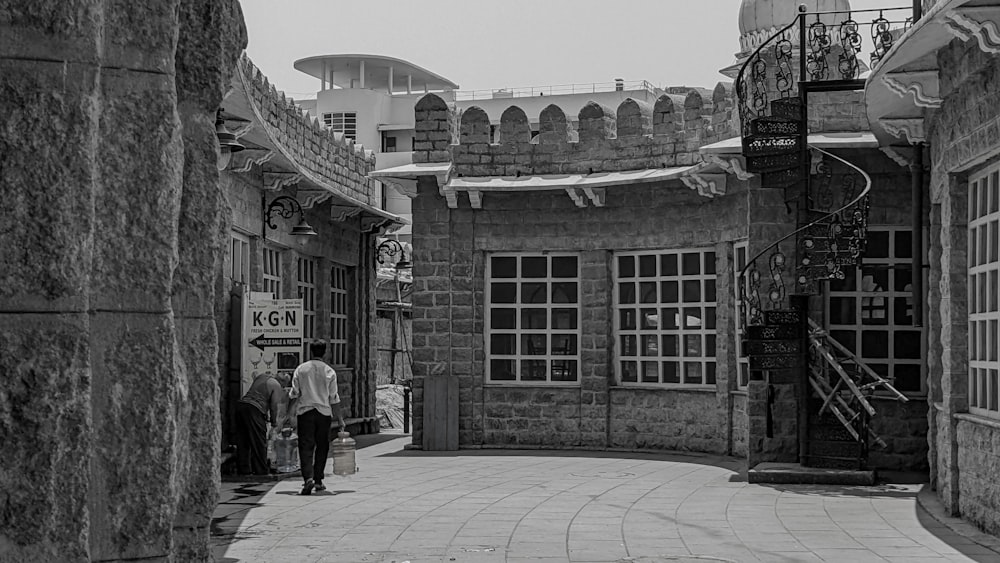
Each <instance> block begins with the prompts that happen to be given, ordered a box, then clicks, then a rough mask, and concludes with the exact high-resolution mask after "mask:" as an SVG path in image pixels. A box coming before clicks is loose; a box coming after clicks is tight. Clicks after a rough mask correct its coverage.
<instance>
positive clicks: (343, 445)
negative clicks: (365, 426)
mask: <svg viewBox="0 0 1000 563" xmlns="http://www.w3.org/2000/svg"><path fill="white" fill-rule="evenodd" d="M330 449H332V450H333V473H334V475H354V472H355V471H357V470H358V466H357V462H356V459H355V456H354V438H351V435H350V434H349V433H347V432H344V431H340V432H338V433H337V439H336V440H334V441H333V443H332V444H331V445H330Z"/></svg>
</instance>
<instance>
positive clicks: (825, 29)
mask: <svg viewBox="0 0 1000 563" xmlns="http://www.w3.org/2000/svg"><path fill="white" fill-rule="evenodd" d="M876 13H877V17H875V18H873V19H872V22H871V23H870V24H860V23H858V21H857V20H856V19H855V17H856V16H857V15H859V13H858V12H855V13H851V12H845V13H838V14H830V13H824V14H823V16H822V17H821V16H820V15H819V14H808V13H800V15H799V16H798V17H797V18H795V20H794V21H793V22H791V23H789V24H788V25H787V26H786V27H784V28H783V29H781V30H779V31H778V32H777V33H775V34H774V35H773V36H772V37H771V38H770V39H769V40H767V41H765V42H763V43H762V44H761V45H760V46H759V47H758V48H757V49H756V51H755V52H753V53H752V54H751V55H750V57H749V58H748V59H747V60H746V62H745V63H744V65H743V67H742V68H741V70H740V73H739V76H738V77H737V80H736V89H737V93H738V95H739V110H740V120H741V127H742V135H743V136H742V151H743V156H744V157H745V158H746V169H747V171H748V172H752V173H755V174H758V175H759V176H760V185H761V188H762V189H775V190H776V189H780V190H783V193H784V201H785V206H786V208H787V211H788V213H789V215H790V216H791V215H792V214H794V217H795V218H796V221H795V224H794V228H792V229H790V230H791V232H789V233H788V234H786V235H784V236H783V237H781V238H779V239H778V240H775V241H773V242H772V243H771V244H769V245H766V246H765V247H764V248H763V249H762V250H760V251H759V252H758V253H756V255H755V256H753V257H752V258H751V259H750V260H749V261H748V263H747V265H746V267H745V268H744V269H743V270H742V271H741V272H740V283H739V289H740V293H741V302H742V304H743V310H742V311H741V312H740V314H741V315H742V319H743V323H744V326H745V327H746V328H745V331H744V338H745V340H744V345H743V350H744V353H745V354H747V356H748V359H749V364H750V371H751V385H753V384H754V382H755V381H756V382H757V384H758V385H765V386H766V389H767V391H766V393H764V394H763V396H765V397H767V399H766V400H767V405H766V408H767V426H766V428H767V437H771V433H772V428H773V427H774V426H775V424H774V422H773V420H772V400H773V399H772V398H773V397H774V395H775V392H774V386H775V385H781V384H786V385H794V386H795V387H794V388H795V389H796V394H797V397H796V399H797V401H798V413H797V426H796V428H797V431H798V460H799V463H800V465H802V466H806V467H822V468H836V469H853V470H865V469H867V466H868V452H869V449H870V448H872V447H884V446H885V443H884V442H883V441H882V440H881V438H879V437H878V436H877V435H875V433H874V432H872V430H871V428H870V426H869V422H870V420H871V418H872V417H874V416H876V414H877V412H876V410H875V408H874V407H873V405H872V401H871V397H872V395H873V394H874V393H875V392H876V391H880V392H881V393H883V394H886V395H888V396H891V397H894V398H896V399H898V400H900V401H906V398H905V397H904V396H903V395H902V394H901V393H899V391H897V390H896V389H895V388H894V387H893V386H892V383H891V382H890V381H887V380H886V379H884V378H882V377H881V376H879V375H878V374H877V373H876V372H875V371H873V370H872V369H871V368H870V367H869V366H867V365H865V364H864V362H862V361H861V360H860V359H859V358H858V357H857V356H856V355H855V354H853V353H852V352H851V351H850V350H848V349H847V348H845V347H844V346H841V345H840V344H839V343H838V342H837V341H836V340H834V339H833V338H831V337H830V336H829V335H828V334H827V333H826V332H825V331H824V330H823V328H822V322H818V321H817V320H816V319H813V318H810V307H809V306H808V301H809V296H813V295H820V294H821V293H822V290H823V287H824V283H825V282H827V281H828V280H838V279H844V277H845V274H846V272H847V271H848V270H849V269H854V268H858V267H859V266H860V264H861V259H862V257H863V255H864V250H865V244H866V240H867V227H868V211H869V201H870V200H869V198H870V192H871V188H872V184H871V178H870V177H869V176H868V174H867V173H866V172H865V171H864V170H862V169H861V168H859V167H858V166H856V165H854V164H852V163H850V162H848V161H847V160H845V159H843V158H841V157H840V156H837V155H835V154H833V153H830V152H828V151H825V150H822V149H820V148H817V147H811V146H810V145H809V142H808V139H809V136H808V133H809V132H808V130H807V129H808V128H807V124H808V123H809V119H808V117H809V110H810V105H809V97H810V94H814V93H818V92H831V91H850V90H859V89H862V88H863V87H864V80H862V79H860V76H861V73H862V72H863V70H864V68H865V63H864V62H863V61H862V60H861V59H862V57H861V54H862V53H861V51H862V41H861V39H860V31H861V28H862V27H863V26H864V25H870V27H871V33H872V38H873V40H874V50H873V51H872V53H871V59H870V61H869V62H870V63H871V64H873V65H874V64H876V63H877V62H878V57H881V56H882V55H884V53H885V52H886V51H888V49H889V48H890V47H891V44H892V41H893V40H894V38H895V37H898V29H894V28H893V24H894V23H902V24H903V25H906V22H890V21H889V20H888V19H887V18H885V16H884V11H876ZM830 20H836V21H837V22H839V23H837V24H836V25H828V24H827V23H825V22H826V21H830ZM796 35H797V36H798V42H797V43H798V44H797V45H796V42H795V37H796ZM831 69H836V70H835V71H832V70H831ZM765 280H766V281H765Z"/></svg>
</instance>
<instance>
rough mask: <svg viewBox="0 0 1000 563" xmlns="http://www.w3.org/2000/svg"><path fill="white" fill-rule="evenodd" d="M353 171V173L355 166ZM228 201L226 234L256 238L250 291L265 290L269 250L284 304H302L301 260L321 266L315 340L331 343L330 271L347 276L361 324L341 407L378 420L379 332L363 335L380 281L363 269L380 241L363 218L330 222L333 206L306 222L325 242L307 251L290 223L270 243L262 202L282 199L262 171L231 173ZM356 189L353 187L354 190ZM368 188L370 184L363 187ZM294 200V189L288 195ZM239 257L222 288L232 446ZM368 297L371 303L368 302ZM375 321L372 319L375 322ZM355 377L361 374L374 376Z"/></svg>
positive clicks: (315, 211) (342, 377)
mask: <svg viewBox="0 0 1000 563" xmlns="http://www.w3.org/2000/svg"><path fill="white" fill-rule="evenodd" d="M351 166H354V165H353V164H352V165H351ZM222 185H223V188H224V195H225V198H226V202H227V204H228V211H229V213H228V214H227V216H226V225H227V227H228V228H227V229H226V232H227V234H228V233H229V232H231V231H232V230H237V231H240V232H242V233H244V234H246V235H247V236H248V237H249V238H250V249H251V251H250V290H251V291H263V280H264V277H263V271H264V270H263V264H262V256H263V253H262V247H263V246H264V245H265V244H266V245H267V246H269V247H271V248H277V249H279V250H280V253H279V260H280V261H281V271H282V272H283V275H282V285H281V295H279V296H278V297H279V298H281V299H295V298H297V297H298V289H297V286H296V284H297V281H298V269H297V267H296V261H297V260H298V258H299V257H309V258H313V259H316V260H317V265H316V280H315V284H316V325H315V326H316V332H315V338H316V339H319V340H326V339H328V338H329V337H330V322H329V318H330V307H331V305H330V291H329V287H330V267H331V266H332V265H333V264H337V265H339V266H344V267H346V268H347V269H348V280H349V284H350V287H349V292H351V295H349V297H350V298H351V299H350V301H349V307H350V319H351V320H352V321H353V322H354V323H357V324H356V326H355V327H354V328H353V329H350V330H349V333H350V336H351V338H350V347H351V349H350V351H349V361H350V362H351V365H350V366H349V368H347V369H345V368H338V369H337V375H338V384H339V387H340V395H341V408H342V409H343V415H344V417H345V418H351V417H371V416H374V405H375V402H374V392H375V374H374V371H370V370H369V369H368V368H367V367H366V366H371V365H374V362H375V360H376V358H375V353H376V352H375V351H373V350H372V349H371V348H372V346H373V345H372V344H371V342H372V341H373V336H371V335H373V334H374V333H372V332H370V331H368V330H367V329H363V328H361V327H362V326H364V325H365V324H366V323H368V324H371V325H372V326H374V316H373V315H374V300H373V299H374V286H373V284H374V279H375V270H374V268H372V267H364V266H363V265H362V264H363V263H365V262H367V263H369V264H370V263H371V260H372V259H373V258H372V257H371V256H369V254H370V253H371V252H372V250H371V248H372V247H373V245H374V240H373V235H370V234H364V233H363V232H362V227H361V216H360V215H355V216H353V217H346V218H344V220H343V221H332V220H331V209H330V206H331V202H330V201H329V200H327V201H325V202H322V203H319V204H316V205H315V206H314V207H312V208H309V209H306V210H305V214H306V216H305V219H306V221H307V222H308V223H309V224H310V225H312V226H313V227H314V228H315V229H316V231H317V232H318V233H319V236H316V237H311V238H310V239H309V240H308V241H306V242H305V243H304V244H301V243H300V241H297V240H295V238H294V237H292V236H291V234H290V233H289V230H288V228H287V226H285V223H283V222H282V221H283V220H280V219H279V220H277V221H276V224H278V227H279V228H278V229H274V230H272V229H270V228H268V230H267V240H266V241H265V240H264V239H263V238H262V236H261V235H262V229H263V228H264V225H263V221H262V216H263V203H262V200H261V198H262V197H263V196H264V194H265V193H267V197H268V201H270V200H272V199H273V198H274V197H277V196H278V195H281V194H278V193H271V192H265V189H264V180H263V176H262V174H261V172H260V168H259V167H254V168H252V169H251V170H249V171H248V172H239V173H237V172H230V171H227V172H225V173H223V174H222ZM347 185H350V184H347ZM362 185H363V183H362ZM287 194H289V195H292V196H294V195H295V189H294V188H291V189H289V190H287ZM231 260H232V256H231V253H229V252H228V251H227V252H226V253H225V255H224V257H223V263H222V265H221V270H220V274H219V275H220V277H221V280H220V282H219V283H220V286H221V290H222V291H223V292H224V293H220V296H224V297H221V298H220V299H219V300H218V302H217V307H216V310H217V315H216V317H217V323H218V325H219V332H220V339H219V343H220V354H219V367H220V374H221V379H222V382H223V400H222V405H223V410H222V412H223V413H224V416H225V418H224V421H225V424H224V425H223V434H224V437H225V438H226V439H227V440H228V441H225V442H224V443H225V444H228V443H231V442H232V439H233V434H232V429H233V424H234V420H233V418H232V417H233V416H234V411H233V409H234V408H235V402H236V401H237V400H239V394H240V387H239V385H240V384H239V380H238V376H237V378H235V380H234V379H233V378H232V377H231V376H230V377H226V375H225V374H227V373H228V372H230V370H231V369H233V368H235V369H236V370H237V372H238V370H239V365H238V363H236V360H237V358H231V350H230V338H231V330H232V328H233V327H231V326H230V323H231V319H232V300H231V299H230V298H229V295H230V294H231V293H232V292H236V294H239V293H240V291H241V289H240V287H239V286H240V284H238V283H236V282H234V281H233V279H232V277H231V275H230V274H231V272H232V267H231ZM366 295H367V297H366ZM369 317H370V319H369ZM369 372H370V377H369V376H368V375H363V376H361V377H355V374H358V373H361V374H369Z"/></svg>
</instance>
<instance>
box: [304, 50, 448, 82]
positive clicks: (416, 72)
mask: <svg viewBox="0 0 1000 563" xmlns="http://www.w3.org/2000/svg"><path fill="white" fill-rule="evenodd" d="M361 61H364V63H365V75H366V76H365V87H366V88H386V87H387V86H388V85H389V68H390V67H391V68H392V74H393V86H394V87H395V88H396V89H399V90H405V89H406V84H407V77H410V79H409V80H410V82H412V84H413V86H414V88H416V87H417V86H419V87H420V89H421V90H422V89H424V87H425V86H426V88H427V89H428V90H438V91H440V90H457V89H458V84H455V83H454V82H452V81H451V80H448V79H447V78H445V77H443V76H441V75H439V74H435V73H433V72H431V71H429V70H427V69H425V68H421V67H419V66H417V65H415V64H413V63H411V62H409V61H404V60H403V59H397V58H395V57H387V56H384V55H364V54H346V55H317V56H314V57H306V58H304V59H299V60H297V61H295V63H294V66H295V69H296V70H298V71H300V72H304V73H306V74H308V75H309V76H312V77H313V78H318V79H320V80H322V79H323V69H324V67H325V68H326V71H327V72H328V73H332V74H333V80H332V83H333V84H335V85H337V86H340V87H342V88H350V87H351V83H350V77H352V76H353V77H357V75H358V71H359V69H360V67H361ZM372 71H375V72H374V73H373V72H372ZM327 79H330V76H329V75H328V76H327Z"/></svg>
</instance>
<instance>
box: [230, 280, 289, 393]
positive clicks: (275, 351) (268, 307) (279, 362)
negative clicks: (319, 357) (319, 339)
mask: <svg viewBox="0 0 1000 563" xmlns="http://www.w3.org/2000/svg"><path fill="white" fill-rule="evenodd" d="M245 297H246V298H245V299H244V301H243V303H244V305H243V339H242V340H243V362H242V363H243V366H242V368H243V369H242V372H241V379H242V383H243V385H242V387H243V394H245V393H246V392H247V389H249V388H250V384H251V383H252V382H253V374H254V372H261V371H268V372H271V373H275V374H277V373H281V372H292V371H294V370H295V368H296V366H298V365H299V364H300V363H302V300H301V299H270V298H265V297H263V296H261V294H259V293H249V294H246V295H245Z"/></svg>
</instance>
